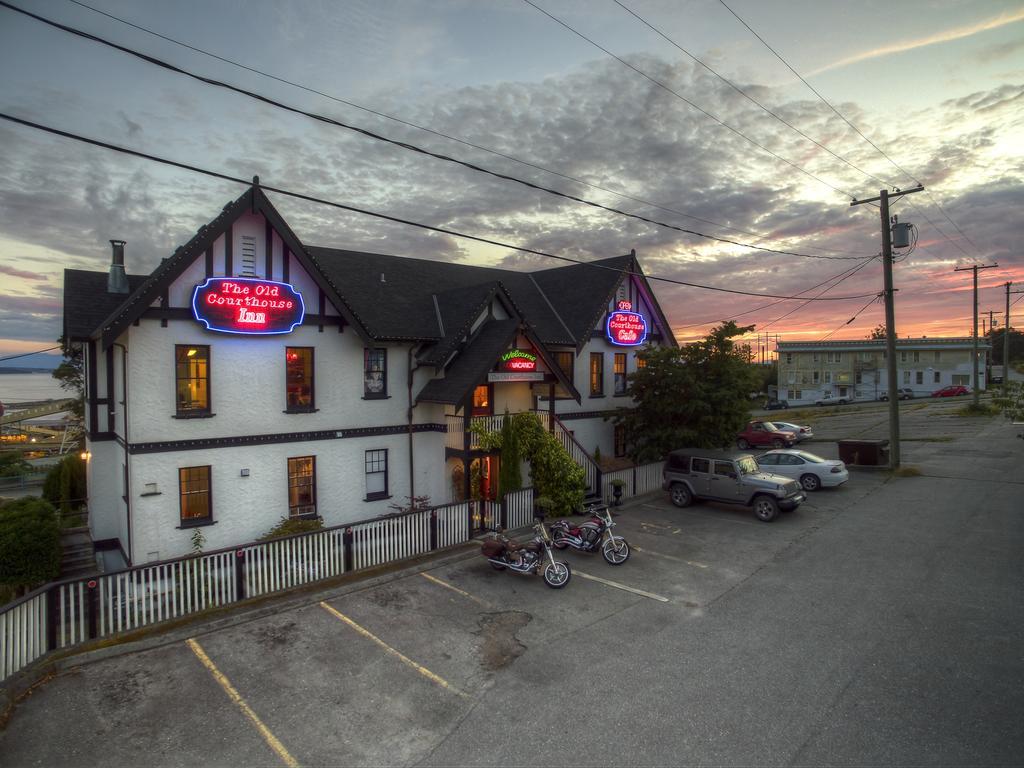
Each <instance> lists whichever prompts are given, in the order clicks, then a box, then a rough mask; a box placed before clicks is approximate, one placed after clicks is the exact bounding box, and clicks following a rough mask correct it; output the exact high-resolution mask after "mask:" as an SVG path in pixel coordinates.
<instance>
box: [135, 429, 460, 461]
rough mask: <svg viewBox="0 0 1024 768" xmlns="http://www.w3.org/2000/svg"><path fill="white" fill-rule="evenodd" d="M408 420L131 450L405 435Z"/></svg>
mask: <svg viewBox="0 0 1024 768" xmlns="http://www.w3.org/2000/svg"><path fill="white" fill-rule="evenodd" d="M408 431H409V425H408V424H396V425H393V426H387V427H356V428H351V429H321V430H316V431H310V432H281V433H277V434H268V435H234V436H232V437H211V438H204V439H200V440H166V441H163V442H156V443H132V444H131V445H129V446H128V452H129V453H132V454H140V453H169V452H172V451H196V450H200V449H205V448H237V447H239V446H247V445H271V444H274V443H303V442H309V441H312V440H343V439H346V438H352V437H377V436H380V435H404V434H406V433H408ZM412 431H413V432H445V431H447V427H446V426H445V425H444V424H413V425H412Z"/></svg>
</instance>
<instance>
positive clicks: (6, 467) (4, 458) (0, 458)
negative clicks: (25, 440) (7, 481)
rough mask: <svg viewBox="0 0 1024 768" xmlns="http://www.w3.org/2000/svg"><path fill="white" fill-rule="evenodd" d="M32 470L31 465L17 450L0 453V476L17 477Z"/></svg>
mask: <svg viewBox="0 0 1024 768" xmlns="http://www.w3.org/2000/svg"><path fill="white" fill-rule="evenodd" d="M31 471H32V465H31V464H29V463H28V462H27V461H25V459H23V458H22V457H21V454H20V453H18V452H17V451H4V452H3V453H0V477H18V476H19V475H24V474H27V473H29V472H31Z"/></svg>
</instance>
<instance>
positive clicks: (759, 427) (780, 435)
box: [736, 421, 796, 451]
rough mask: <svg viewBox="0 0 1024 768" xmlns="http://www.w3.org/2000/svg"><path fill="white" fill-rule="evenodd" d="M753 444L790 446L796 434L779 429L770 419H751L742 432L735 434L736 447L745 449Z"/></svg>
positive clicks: (775, 446)
mask: <svg viewBox="0 0 1024 768" xmlns="http://www.w3.org/2000/svg"><path fill="white" fill-rule="evenodd" d="M754 445H763V446H771V447H772V448H792V447H793V446H794V445H796V434H795V433H793V432H790V431H788V430H784V429H779V428H778V427H776V426H775V425H774V424H772V423H771V422H770V421H751V422H749V423H748V424H747V426H746V428H745V429H744V430H743V431H742V432H740V433H739V434H738V435H736V447H738V448H739V449H740V450H741V451H745V450H747V448H750V447H751V446H754Z"/></svg>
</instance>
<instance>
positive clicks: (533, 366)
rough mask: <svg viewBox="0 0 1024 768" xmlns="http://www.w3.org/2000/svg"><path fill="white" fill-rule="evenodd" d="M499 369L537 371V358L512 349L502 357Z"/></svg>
mask: <svg viewBox="0 0 1024 768" xmlns="http://www.w3.org/2000/svg"><path fill="white" fill-rule="evenodd" d="M498 367H499V368H500V369H501V370H503V371H536V370H537V356H536V355H531V354H530V353H529V352H524V351H523V350H521V349H511V350H509V351H508V352H506V353H505V354H503V355H502V356H501V360H500V362H499V365H498Z"/></svg>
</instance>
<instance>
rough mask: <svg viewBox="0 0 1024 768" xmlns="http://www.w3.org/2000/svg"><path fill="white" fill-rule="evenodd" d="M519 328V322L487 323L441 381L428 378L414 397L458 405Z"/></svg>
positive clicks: (481, 379) (489, 367)
mask: <svg viewBox="0 0 1024 768" xmlns="http://www.w3.org/2000/svg"><path fill="white" fill-rule="evenodd" d="M518 329H519V321H518V320H515V319H511V318H510V319H508V320H489V321H487V322H486V323H484V325H483V326H482V327H481V328H480V330H479V331H478V332H477V335H476V336H474V337H473V338H472V339H471V340H470V341H469V343H468V344H467V345H466V346H465V348H463V349H462V351H461V352H460V353H459V356H458V357H456V358H455V361H454V362H453V363H452V364H451V366H449V367H448V369H447V370H446V371H445V373H444V378H443V379H431V380H430V381H428V382H427V384H426V386H424V387H423V389H422V390H420V393H419V394H418V395H417V396H416V400H417V401H418V402H429V403H451V404H452V405H460V404H462V402H463V401H464V400H465V399H466V398H467V397H468V396H469V393H470V392H471V391H472V390H473V388H474V387H475V386H476V385H477V384H478V383H479V382H481V381H483V380H484V378H485V377H486V376H487V372H488V371H489V370H491V368H493V367H494V361H495V360H497V359H498V358H499V357H500V356H501V353H502V352H504V351H505V350H506V349H507V348H508V345H509V342H510V341H512V339H513V338H514V337H515V335H516V331H517V330H518Z"/></svg>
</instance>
